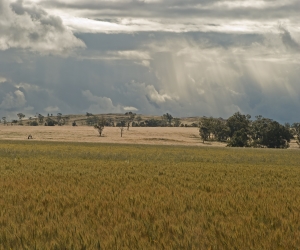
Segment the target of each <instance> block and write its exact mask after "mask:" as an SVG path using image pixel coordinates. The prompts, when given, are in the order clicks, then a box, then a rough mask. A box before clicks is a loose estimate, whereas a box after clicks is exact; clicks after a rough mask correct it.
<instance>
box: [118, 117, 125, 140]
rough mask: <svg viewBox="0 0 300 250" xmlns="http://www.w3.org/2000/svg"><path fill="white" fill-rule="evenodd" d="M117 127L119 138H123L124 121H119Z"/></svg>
mask: <svg viewBox="0 0 300 250" xmlns="http://www.w3.org/2000/svg"><path fill="white" fill-rule="evenodd" d="M117 125H118V127H119V128H120V132H121V137H123V131H124V128H125V125H126V122H125V121H121V122H120V123H118V124H117Z"/></svg>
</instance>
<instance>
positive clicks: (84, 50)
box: [0, 0, 300, 122]
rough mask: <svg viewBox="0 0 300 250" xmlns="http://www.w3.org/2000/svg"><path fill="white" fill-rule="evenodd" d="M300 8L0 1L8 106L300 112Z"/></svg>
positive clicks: (176, 0)
mask: <svg viewBox="0 0 300 250" xmlns="http://www.w3.org/2000/svg"><path fill="white" fill-rule="evenodd" d="M299 13H300V1H299V0H262V1H255V0H243V1H238V0H228V1H223V0H23V1H22V0H18V1H9V0H0V116H1V117H2V116H6V117H8V119H17V115H16V114H17V113H19V112H23V113H24V114H25V115H26V116H27V117H29V116H34V115H35V114H36V113H41V114H44V115H46V114H47V113H53V114H56V113H58V112H61V113H63V114H77V113H83V114H84V113H86V112H92V113H95V114H96V113H120V112H121V113H123V112H125V111H127V110H128V111H129V110H132V111H136V112H137V113H142V114H155V115H162V114H164V113H166V112H169V113H171V114H172V115H173V116H178V117H186V116H203V115H205V116H214V117H223V118H228V117H229V116H230V115H232V114H233V113H234V112H237V111H240V112H242V113H247V114H250V115H252V117H254V116H255V115H263V116H265V117H268V118H272V119H275V120H278V121H280V122H296V121H297V122H299V121H300V97H299V95H300V15H299ZM1 117H0V118H1Z"/></svg>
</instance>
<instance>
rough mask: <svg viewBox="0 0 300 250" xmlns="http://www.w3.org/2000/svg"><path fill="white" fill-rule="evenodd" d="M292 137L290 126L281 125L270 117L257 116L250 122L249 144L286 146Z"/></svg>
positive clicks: (270, 146)
mask: <svg viewBox="0 0 300 250" xmlns="http://www.w3.org/2000/svg"><path fill="white" fill-rule="evenodd" d="M292 137H293V135H292V130H291V128H290V126H286V125H284V126H283V125H281V124H279V123H278V122H277V121H273V120H272V119H269V118H264V117H262V116H257V117H256V120H255V121H253V122H252V126H251V138H252V143H251V145H252V146H253V147H267V148H287V147H289V142H290V140H291V138H292Z"/></svg>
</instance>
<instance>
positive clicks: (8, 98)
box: [0, 90, 26, 110]
mask: <svg viewBox="0 0 300 250" xmlns="http://www.w3.org/2000/svg"><path fill="white" fill-rule="evenodd" d="M25 104H26V99H25V95H24V93H23V92H22V91H20V90H16V91H15V92H14V93H12V92H9V93H7V94H6V95H5V97H4V99H3V101H2V102H1V104H0V109H3V110H10V109H15V108H23V107H24V106H25Z"/></svg>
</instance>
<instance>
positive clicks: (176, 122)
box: [173, 118, 181, 127]
mask: <svg viewBox="0 0 300 250" xmlns="http://www.w3.org/2000/svg"><path fill="white" fill-rule="evenodd" d="M173 121H174V127H179V126H180V124H181V121H180V118H174V119H173Z"/></svg>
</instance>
